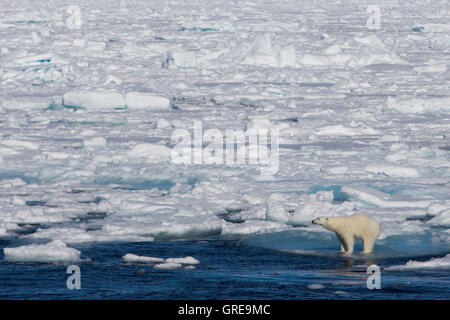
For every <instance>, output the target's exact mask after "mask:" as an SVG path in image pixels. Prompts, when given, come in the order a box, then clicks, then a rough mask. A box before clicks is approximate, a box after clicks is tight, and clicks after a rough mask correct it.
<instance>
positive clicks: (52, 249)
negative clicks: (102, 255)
mask: <svg viewBox="0 0 450 320" xmlns="http://www.w3.org/2000/svg"><path fill="white" fill-rule="evenodd" d="M3 253H4V254H5V260H7V261H15V262H48V263H58V262H80V261H82V260H83V259H81V258H80V255H81V252H80V251H79V250H77V249H74V248H69V247H67V245H66V244H65V243H64V242H62V241H60V240H55V241H52V242H50V243H47V244H31V245H26V246H20V247H16V248H4V249H3Z"/></svg>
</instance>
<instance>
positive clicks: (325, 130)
mask: <svg viewBox="0 0 450 320" xmlns="http://www.w3.org/2000/svg"><path fill="white" fill-rule="evenodd" d="M314 133H315V134H316V135H319V136H359V135H378V134H380V132H379V131H377V130H375V129H372V128H370V127H345V126H343V125H341V124H337V125H329V126H324V127H321V128H318V129H315V130H314Z"/></svg>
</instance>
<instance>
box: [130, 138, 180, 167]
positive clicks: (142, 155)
mask: <svg viewBox="0 0 450 320" xmlns="http://www.w3.org/2000/svg"><path fill="white" fill-rule="evenodd" d="M171 154H172V149H170V148H169V147H166V146H163V145H160V144H154V143H140V144H138V145H136V146H134V147H133V148H132V149H131V150H130V151H129V152H128V156H129V157H131V158H138V159H144V162H149V163H156V162H161V161H167V160H169V159H170V157H171Z"/></svg>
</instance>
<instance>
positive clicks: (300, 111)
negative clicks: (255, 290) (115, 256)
mask: <svg viewBox="0 0 450 320" xmlns="http://www.w3.org/2000/svg"><path fill="white" fill-rule="evenodd" d="M413 2H414V3H415V4H417V5H409V8H410V11H411V12H409V13H411V15H410V16H408V17H405V10H404V3H403V2H401V1H394V2H391V1H389V2H387V1H384V2H383V1H382V3H384V4H385V5H382V6H381V12H382V19H381V26H380V29H376V30H372V29H369V28H368V26H367V18H368V16H367V11H366V9H367V8H366V7H367V6H366V5H365V4H361V3H359V2H357V1H341V2H340V3H336V2H333V1H326V0H323V1H313V2H306V3H303V2H302V3H300V2H296V1H291V0H282V1H279V2H277V5H276V6H275V5H272V4H270V3H269V2H267V1H264V0H254V1H250V2H245V3H240V2H239V1H238V2H237V4H229V3H228V2H225V1H224V2H222V1H213V2H211V1H206V0H198V1H194V2H192V3H191V2H189V3H187V2H185V1H174V2H170V3H163V2H157V1H141V0H139V1H138V0H136V1H132V2H130V4H129V5H127V4H125V5H126V10H122V9H123V8H122V9H120V6H118V5H105V3H104V2H102V1H100V2H98V3H93V2H92V1H87V0H83V1H79V2H78V6H79V7H80V12H81V15H82V19H81V21H82V23H81V25H79V26H78V25H77V26H75V27H73V28H70V23H69V24H68V21H67V19H68V18H69V17H68V16H67V12H66V8H67V6H68V5H70V4H72V3H71V2H68V1H55V0H51V1H48V2H45V3H40V4H39V5H37V4H36V3H35V2H32V1H28V0H23V1H19V2H8V1H0V5H1V7H2V8H5V10H2V11H1V12H0V83H1V86H0V135H1V139H0V165H1V168H0V237H2V238H8V239H13V238H14V239H15V238H17V239H18V240H19V241H20V240H26V241H31V242H35V243H42V241H53V242H50V244H51V245H50V244H49V245H41V244H30V245H28V246H26V247H25V248H24V249H23V250H22V249H20V250H19V249H13V248H5V256H6V257H7V258H8V259H13V258H12V257H19V258H17V259H31V260H36V259H38V258H39V257H40V255H41V256H45V257H46V258H45V257H44V258H42V259H44V260H45V259H47V260H52V259H54V260H57V259H63V260H67V259H69V258H70V259H72V258H74V259H75V258H77V257H78V258H77V259H79V256H80V255H79V252H78V251H74V250H76V249H73V248H70V247H64V246H63V244H64V245H65V244H68V245H72V244H81V243H88V244H89V243H98V242H116V241H119V242H127V241H128V242H135V241H136V242H137V241H139V242H141V241H142V242H144V241H154V240H172V239H198V238H205V237H211V236H213V237H221V238H225V239H228V238H233V239H235V238H237V239H239V238H242V237H246V236H249V235H252V234H256V233H272V232H277V231H282V230H292V229H295V230H308V231H311V232H315V233H324V232H326V231H324V230H321V229H320V228H316V227H315V226H312V225H311V220H312V219H314V218H316V217H318V216H324V215H325V216H342V215H351V214H354V213H357V212H363V213H366V214H369V215H371V216H373V217H375V218H376V219H377V220H378V221H379V222H380V223H381V225H382V228H383V232H382V235H381V240H383V239H387V238H389V237H391V236H392V237H394V236H405V235H408V236H412V237H414V236H416V237H420V236H421V235H423V234H431V236H432V238H433V239H435V240H436V241H438V242H439V243H445V244H446V245H447V246H449V247H450V236H449V234H448V228H449V226H450V221H449V216H450V215H449V210H450V205H449V204H448V202H449V201H450V194H449V192H448V190H449V188H450V129H449V128H450V117H449V112H450V100H449V99H450V97H449V91H448V88H449V69H448V65H449V63H450V60H449V55H448V50H449V48H450V41H449V36H448V30H449V28H450V24H449V22H448V14H446V13H448V5H447V4H446V3H445V2H442V1H441V2H439V1H437V2H427V3H426V5H423V4H422V2H420V1H413ZM173 12H176V14H173ZM69 22H70V21H69ZM195 121H200V122H201V123H202V127H203V134H204V138H205V139H203V141H201V142H200V143H198V142H197V141H198V140H196V139H195V136H196V135H198V132H195V131H196V126H195V124H194V122H195ZM262 129H266V130H271V129H276V130H278V132H279V159H278V160H279V161H278V162H279V163H278V168H279V169H278V171H276V172H275V173H271V174H270V175H267V174H261V166H260V164H259V163H247V162H246V163H237V162H233V163H225V161H223V162H222V163H216V164H214V163H207V162H206V161H203V160H204V159H203V158H202V156H203V155H204V154H206V152H203V151H205V150H209V149H208V148H212V146H216V147H217V146H218V145H220V146H222V145H223V142H224V141H226V140H225V139H223V140H220V139H222V138H225V137H226V133H227V130H242V132H244V131H245V130H248V132H249V133H251V132H252V131H253V132H258V130H262ZM175 130H181V131H182V132H184V133H186V132H189V134H190V135H191V140H189V141H190V142H189V143H188V142H186V148H189V150H191V151H192V153H190V155H191V156H192V160H193V161H191V162H190V163H187V164H186V163H176V162H175V161H172V157H173V153H174V150H179V149H177V148H176V147H177V145H176V141H173V140H172V135H173V133H174V131H175ZM208 130H209V131H208ZM211 133H214V134H215V135H212V134H211ZM201 134H202V133H200V135H201ZM208 137H209V138H210V139H209V140H208V139H206V138H208ZM217 137H219V138H218V139H217ZM197 138H198V137H197ZM213 138H215V139H213ZM211 140H214V141H211ZM217 141H218V142H217ZM213 142H217V143H216V144H214V143H213ZM190 147H192V148H190ZM237 147H238V146H237ZM233 150H234V148H233ZM236 150H241V151H242V150H243V149H238V148H236ZM199 155H200V156H199ZM224 156H225V155H224ZM246 160H247V159H246ZM33 246H44V247H37V248H38V249H36V251H33V250H34V249H33V248H34V247H33ZM53 247H55V248H57V250H55V252H59V253H60V256H58V254H56V253H55V255H53V256H52V255H51V254H48V256H47V253H45V252H47V251H46V250H47V249H48V250H51V248H53ZM19 248H20V247H19ZM14 250H16V251H14ZM7 252H8V254H6V253H7ZM28 252H30V253H28ZM43 252H44V253H45V254H44V253H43ZM49 252H50V251H49ZM19 253H20V254H23V256H21V255H20V254H19ZM20 257H22V258H20ZM27 257H28V258H27ZM127 259H128V260H129V261H132V260H133V259H135V260H136V261H138V260H139V259H140V258H139V257H134V258H133V256H128V257H127V258H126V259H125V258H124V260H127ZM130 259H131V260H130ZM142 259H144V260H145V258H142ZM174 263H176V264H174ZM155 267H156V266H155ZM182 267H183V263H179V262H165V263H163V264H161V265H160V266H159V267H158V268H182Z"/></svg>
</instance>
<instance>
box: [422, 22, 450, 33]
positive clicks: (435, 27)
mask: <svg viewBox="0 0 450 320" xmlns="http://www.w3.org/2000/svg"><path fill="white" fill-rule="evenodd" d="M414 28H420V30H421V31H422V32H443V33H448V32H450V24H443V23H427V24H424V25H422V26H418V27H414Z"/></svg>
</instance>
